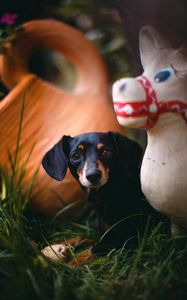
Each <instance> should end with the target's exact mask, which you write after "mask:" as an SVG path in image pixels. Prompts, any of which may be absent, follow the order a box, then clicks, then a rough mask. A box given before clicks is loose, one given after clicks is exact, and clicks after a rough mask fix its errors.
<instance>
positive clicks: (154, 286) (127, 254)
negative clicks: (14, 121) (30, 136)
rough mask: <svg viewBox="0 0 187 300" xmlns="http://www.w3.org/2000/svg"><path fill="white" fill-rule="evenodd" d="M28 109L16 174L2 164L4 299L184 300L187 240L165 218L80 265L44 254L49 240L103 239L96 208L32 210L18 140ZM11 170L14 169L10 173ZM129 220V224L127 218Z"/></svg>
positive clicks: (0, 269) (0, 280)
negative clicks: (58, 213)
mask: <svg viewBox="0 0 187 300" xmlns="http://www.w3.org/2000/svg"><path fill="white" fill-rule="evenodd" d="M23 112H24V100H23V105H22V109H21V114H20V126H19V129H18V141H17V147H16V154H15V157H14V159H12V158H11V154H9V162H10V166H11V175H9V176H8V175H7V172H6V170H4V169H3V168H1V169H0V173H1V178H2V183H1V184H2V188H1V194H0V299H1V300H5V299H6V300H18V299H19V300H30V299H35V300H37V299H42V300H43V299H45V300H53V299H54V300H60V299H63V300H66V299H68V300H69V299H72V300H74V299H75V300H88V299H89V300H105V299H106V300H120V299H123V300H125V299H127V300H133V299H138V300H157V299H159V300H160V299H163V300H167V299H168V300H175V299H177V300H179V299H180V300H183V299H185V300H186V299H187V288H186V287H187V241H186V238H185V237H178V238H174V237H170V235H169V233H168V232H167V231H165V227H167V226H165V225H167V224H165V221H164V222H160V223H159V224H158V225H157V226H156V227H155V228H152V227H150V225H149V224H148V226H147V228H146V230H145V232H144V234H143V236H142V237H140V236H139V235H138V232H137V240H138V244H137V246H136V247H135V248H133V249H129V247H127V244H125V245H124V247H123V248H122V249H119V250H118V251H115V250H114V251H111V252H110V253H109V254H108V255H106V256H104V257H98V258H96V259H95V260H94V261H92V262H89V263H86V264H84V265H82V266H79V267H77V268H73V267H70V266H68V265H67V264H65V263H62V262H58V263H56V262H52V261H50V260H48V259H47V258H45V257H44V256H43V255H42V254H41V249H42V248H43V247H44V246H45V245H48V244H49V243H52V242H55V241H59V240H63V239H68V238H72V237H75V236H78V235H79V236H81V237H82V238H83V239H90V238H91V239H93V240H95V241H97V240H98V238H99V237H98V234H97V233H96V232H95V230H94V229H93V228H92V222H93V218H92V214H91V215H89V216H87V217H84V218H81V219H79V220H77V222H69V223H62V221H60V220H58V219H57V218H53V219H52V220H46V219H41V218H39V216H36V215H33V214H32V213H30V212H29V211H28V208H27V203H28V201H29V199H30V195H31V192H32V184H33V183H34V180H33V182H32V184H31V185H30V186H28V188H27V189H26V190H25V191H24V194H23V192H22V190H21V188H20V186H21V183H22V180H23V178H24V170H25V165H26V163H27V161H28V160H29V158H30V154H31V152H32V150H31V152H30V153H29V154H28V157H27V158H26V161H25V162H24V163H23V164H22V165H21V166H20V160H19V158H20V153H19V141H20V136H21V124H22V119H23ZM9 174H10V173H9ZM127 226H128V224H127Z"/></svg>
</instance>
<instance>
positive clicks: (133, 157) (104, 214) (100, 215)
mask: <svg viewBox="0 0 187 300" xmlns="http://www.w3.org/2000/svg"><path fill="white" fill-rule="evenodd" d="M141 160H142V150H141V148H140V146H139V145H138V144H137V143H136V142H134V141H132V140H130V139H128V138H127V137H124V136H122V135H120V134H118V133H114V132H108V133H86V134H81V135H78V136H75V137H70V136H63V138H62V139H61V140H60V141H59V142H58V143H57V144H56V145H55V146H54V147H53V148H52V149H51V150H49V151H48V152H47V153H46V154H45V156H44V158H43V161H42V165H43V167H44V169H45V170H46V172H47V173H48V174H49V175H50V176H51V177H52V178H54V179H56V180H63V178H64V177H65V175H66V171H67V169H68V167H69V169H70V171H71V173H72V175H73V176H74V177H75V178H76V179H77V180H78V181H79V183H80V185H81V187H82V189H83V190H84V191H85V193H86V195H87V200H88V202H89V204H90V206H91V207H92V208H93V209H94V210H95V214H96V227H97V229H98V230H99V231H100V233H101V234H103V233H106V231H107V233H106V234H105V238H103V240H102V241H100V242H99V243H97V244H96V245H94V246H93V247H92V249H91V250H92V253H93V254H103V253H106V252H108V251H109V250H110V249H113V248H115V249H117V248H119V247H121V246H123V244H124V243H125V242H126V241H127V240H128V239H129V238H132V235H133V234H135V235H137V230H138V229H139V223H138V224H137V219H138V218H137V214H139V213H140V212H145V209H147V208H146V207H147V206H148V204H147V202H146V201H145V200H144V199H143V195H142V192H141V187H140V165H141ZM146 212H147V211H146ZM135 215H136V216H135ZM130 216H132V218H131V217H130ZM133 216H134V217H133ZM128 219H129V220H128ZM127 221H128V222H127ZM127 223H128V225H127ZM109 228H111V229H109Z"/></svg>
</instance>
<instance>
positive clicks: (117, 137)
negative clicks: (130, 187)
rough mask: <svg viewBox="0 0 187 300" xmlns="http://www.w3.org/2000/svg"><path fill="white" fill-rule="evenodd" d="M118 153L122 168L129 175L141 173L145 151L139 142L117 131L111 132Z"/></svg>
mask: <svg viewBox="0 0 187 300" xmlns="http://www.w3.org/2000/svg"><path fill="white" fill-rule="evenodd" d="M110 134H111V135H112V139H113V142H114V146H115V149H116V154H117V161H118V164H119V166H120V168H123V170H124V171H125V174H126V175H127V176H128V177H133V176H135V174H137V172H138V173H139V171H140V167H141V162H142V155H143V151H142V149H141V147H140V146H139V144H138V143H136V142H135V141H133V140H131V139H129V138H127V137H125V136H123V135H121V134H119V133H116V132H110Z"/></svg>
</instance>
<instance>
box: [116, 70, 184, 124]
mask: <svg viewBox="0 0 187 300" xmlns="http://www.w3.org/2000/svg"><path fill="white" fill-rule="evenodd" d="M136 80H137V81H138V82H140V83H141V85H142V86H143V88H144V90H145V94H146V100H143V101H138V102H132V101H125V103H122V102H118V101H115V100H114V109H115V112H116V115H117V116H119V117H122V118H136V117H147V123H146V125H145V126H143V127H142V128H145V129H150V128H152V127H153V126H154V125H155V123H156V122H157V120H158V118H159V115H160V114H163V113H167V112H173V113H179V114H180V115H181V116H182V117H183V119H184V120H185V121H186V123H187V104H185V103H184V102H182V101H180V100H168V101H158V99H157V95H156V91H155V90H154V89H153V87H152V85H151V82H150V81H149V80H148V79H147V77H145V76H139V77H137V78H136Z"/></svg>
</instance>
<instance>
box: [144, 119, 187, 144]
mask: <svg viewBox="0 0 187 300" xmlns="http://www.w3.org/2000/svg"><path fill="white" fill-rule="evenodd" d="M147 134H148V145H151V144H152V143H155V142H156V143H163V142H164V143H166V144H171V143H172V144H173V143H174V144H176V143H177V142H180V143H183V141H182V140H181V138H182V137H183V139H184V136H186V138H187V124H186V122H185V121H184V119H183V118H182V117H181V116H180V115H179V114H177V113H176V114H175V113H165V114H163V115H161V116H160V118H159V120H158V121H157V123H156V125H155V126H154V127H153V128H151V129H150V130H148V132H147ZM186 142H187V140H186V139H185V143H186ZM153 146H154V145H153Z"/></svg>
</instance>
